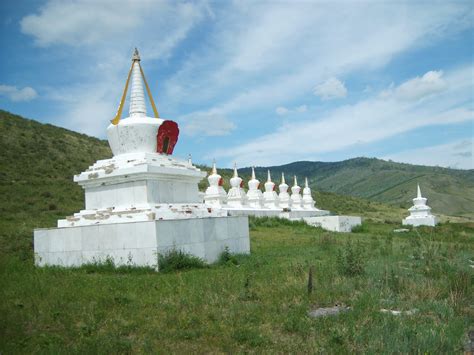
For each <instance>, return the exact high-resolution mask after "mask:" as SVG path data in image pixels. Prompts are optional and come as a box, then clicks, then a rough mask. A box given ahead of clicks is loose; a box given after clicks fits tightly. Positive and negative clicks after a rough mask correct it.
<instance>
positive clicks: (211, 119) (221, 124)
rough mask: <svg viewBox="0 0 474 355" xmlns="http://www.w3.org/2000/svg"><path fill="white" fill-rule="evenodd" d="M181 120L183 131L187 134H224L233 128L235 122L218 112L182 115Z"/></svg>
mask: <svg viewBox="0 0 474 355" xmlns="http://www.w3.org/2000/svg"><path fill="white" fill-rule="evenodd" d="M182 121H184V128H183V131H184V133H185V134H187V135H189V136H198V135H200V136H207V137H215V136H225V135H228V134H229V133H230V132H232V131H233V130H234V129H235V124H234V123H233V122H232V121H229V119H228V118H227V117H225V116H224V115H222V114H220V113H218V112H214V113H201V114H194V115H193V116H188V117H183V118H182Z"/></svg>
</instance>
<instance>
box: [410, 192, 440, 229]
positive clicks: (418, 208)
mask: <svg viewBox="0 0 474 355" xmlns="http://www.w3.org/2000/svg"><path fill="white" fill-rule="evenodd" d="M427 200H428V199H426V198H424V197H422V196H421V189H420V185H418V186H417V196H416V198H414V199H413V206H412V207H410V208H409V209H408V211H409V212H410V215H409V216H408V217H407V218H405V219H404V220H403V222H402V223H403V225H412V226H415V227H417V226H432V227H434V226H435V225H436V224H437V223H438V219H437V218H436V216H433V215H432V214H431V207H429V206H428V205H426V201H427Z"/></svg>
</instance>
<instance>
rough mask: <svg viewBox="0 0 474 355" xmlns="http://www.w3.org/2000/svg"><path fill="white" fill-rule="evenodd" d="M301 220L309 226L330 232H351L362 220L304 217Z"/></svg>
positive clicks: (337, 217) (353, 218) (353, 217)
mask: <svg viewBox="0 0 474 355" xmlns="http://www.w3.org/2000/svg"><path fill="white" fill-rule="evenodd" d="M303 220H304V221H305V222H306V223H308V224H309V225H312V226H315V227H321V228H323V229H326V230H328V231H331V232H346V233H347V232H351V231H352V228H354V227H355V226H359V225H361V224H362V219H361V218H360V217H356V216H320V217H304V218H303Z"/></svg>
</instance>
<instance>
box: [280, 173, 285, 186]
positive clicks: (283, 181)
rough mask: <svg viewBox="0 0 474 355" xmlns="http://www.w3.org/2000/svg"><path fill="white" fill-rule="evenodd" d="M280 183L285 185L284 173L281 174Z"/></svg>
mask: <svg viewBox="0 0 474 355" xmlns="http://www.w3.org/2000/svg"><path fill="white" fill-rule="evenodd" d="M281 183H282V184H286V182H285V173H281Z"/></svg>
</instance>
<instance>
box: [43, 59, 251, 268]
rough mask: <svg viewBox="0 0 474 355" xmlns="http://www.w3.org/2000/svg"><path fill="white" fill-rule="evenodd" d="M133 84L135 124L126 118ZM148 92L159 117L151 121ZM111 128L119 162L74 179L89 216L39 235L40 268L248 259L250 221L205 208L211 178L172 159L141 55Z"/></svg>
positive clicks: (171, 133) (173, 132) (172, 125)
mask: <svg viewBox="0 0 474 355" xmlns="http://www.w3.org/2000/svg"><path fill="white" fill-rule="evenodd" d="M130 81H131V90H130V110H129V116H128V117H126V118H121V116H122V110H123V106H124V103H125V100H126V96H127V93H128V86H129V83H130ZM143 84H144V85H145V88H146V91H147V94H148V97H149V100H150V104H151V106H152V109H153V112H154V116H155V117H149V116H147V110H146V104H145V92H144V88H143ZM111 122H112V123H111V124H110V125H109V126H108V128H107V136H108V141H109V145H110V148H111V149H112V153H113V157H112V158H111V159H106V160H99V161H97V162H96V163H95V164H94V165H92V166H90V167H89V169H87V170H86V171H84V172H82V173H81V174H79V175H76V176H74V181H75V182H77V183H78V184H79V185H81V186H82V187H83V188H84V190H85V209H84V210H82V211H80V212H78V213H75V214H74V215H73V216H70V217H67V218H66V219H63V220H59V221H58V224H57V226H58V228H50V229H36V230H35V231H34V249H35V260H36V264H37V265H40V266H41V265H62V266H79V265H82V264H84V263H90V262H95V261H99V262H100V261H103V260H105V259H106V258H109V259H112V260H113V261H114V262H115V264H116V265H120V264H126V263H131V264H134V265H141V266H153V267H157V265H158V264H157V261H158V257H159V255H160V254H163V253H165V252H167V251H169V250H170V249H180V250H183V251H184V252H187V253H190V254H193V255H195V256H198V257H201V258H203V259H204V260H206V261H208V262H213V261H215V260H216V259H217V258H218V257H219V254H220V253H221V252H222V251H223V250H224V249H225V248H226V247H227V248H229V250H230V251H231V252H233V253H249V251H250V246H249V232H248V220H247V217H245V216H234V217H227V212H226V211H225V210H223V209H221V208H218V207H219V203H217V206H216V207H217V208H213V207H212V206H209V205H204V204H203V203H202V198H201V197H200V195H199V190H198V183H199V181H200V180H201V179H202V178H203V177H205V176H206V173H204V172H202V171H201V170H200V169H198V168H196V167H195V166H193V165H192V163H191V161H190V159H189V160H181V159H177V158H175V157H173V156H172V155H171V154H172V153H173V149H174V147H175V145H176V143H177V141H178V136H179V128H178V124H177V123H176V122H173V121H171V120H165V119H162V118H160V117H159V115H158V111H157V109H156V106H155V103H154V101H153V98H152V95H151V92H150V88H149V86H148V83H147V81H146V79H145V75H144V73H143V69H142V67H141V65H140V56H139V54H138V51H137V50H135V53H134V54H133V58H132V65H131V68H130V71H129V74H128V78H127V81H126V84H125V89H124V92H123V95H122V99H121V101H120V105H119V109H118V112H117V115H116V117H115V118H114V119H113V120H112V121H111ZM213 173H215V174H217V172H216V171H215V166H214V170H213ZM213 175H214V174H213ZM213 175H211V177H212V178H211V177H210V183H211V185H212V186H213V187H215V188H216V192H217V194H218V195H219V193H222V191H223V190H222V188H221V189H219V187H221V186H220V185H219V181H214V180H215V176H213ZM212 192H214V190H213V191H212ZM219 197H222V196H219ZM223 197H225V192H224V196H223ZM214 202H215V201H214Z"/></svg>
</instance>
